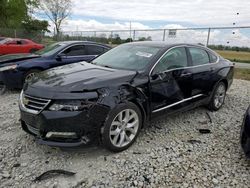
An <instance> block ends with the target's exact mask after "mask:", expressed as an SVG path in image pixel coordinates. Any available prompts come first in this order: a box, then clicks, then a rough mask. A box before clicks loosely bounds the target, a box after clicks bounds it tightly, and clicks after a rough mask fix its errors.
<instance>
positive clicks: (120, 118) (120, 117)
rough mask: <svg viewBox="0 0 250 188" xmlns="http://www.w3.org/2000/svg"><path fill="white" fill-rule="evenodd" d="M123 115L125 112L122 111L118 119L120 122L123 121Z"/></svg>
mask: <svg viewBox="0 0 250 188" xmlns="http://www.w3.org/2000/svg"><path fill="white" fill-rule="evenodd" d="M122 116H123V113H122V112H121V113H120V114H119V115H118V120H119V122H122Z"/></svg>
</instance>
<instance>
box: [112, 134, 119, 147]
mask: <svg viewBox="0 0 250 188" xmlns="http://www.w3.org/2000/svg"><path fill="white" fill-rule="evenodd" d="M119 136H120V134H117V135H115V136H114V138H113V143H114V145H117V140H118V138H119Z"/></svg>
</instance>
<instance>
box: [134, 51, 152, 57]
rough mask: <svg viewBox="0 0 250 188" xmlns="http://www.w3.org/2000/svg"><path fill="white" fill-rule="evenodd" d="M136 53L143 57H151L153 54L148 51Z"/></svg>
mask: <svg viewBox="0 0 250 188" xmlns="http://www.w3.org/2000/svg"><path fill="white" fill-rule="evenodd" d="M136 55H138V56H141V57H147V58H150V57H151V56H152V55H153V54H150V53H147V52H137V53H136Z"/></svg>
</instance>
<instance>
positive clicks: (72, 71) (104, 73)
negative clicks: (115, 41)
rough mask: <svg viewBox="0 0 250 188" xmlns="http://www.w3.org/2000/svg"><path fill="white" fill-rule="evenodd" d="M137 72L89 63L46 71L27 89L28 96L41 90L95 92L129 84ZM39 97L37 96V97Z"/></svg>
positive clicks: (52, 91)
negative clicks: (104, 88)
mask: <svg viewBox="0 0 250 188" xmlns="http://www.w3.org/2000/svg"><path fill="white" fill-rule="evenodd" d="M135 75H136V71H128V70H118V69H111V68H106V67H101V66H97V65H93V64H90V63H87V62H81V63H74V64H70V65H65V66H61V67H57V68H54V69H50V70H48V71H44V72H42V73H40V74H39V76H38V77H36V78H35V79H34V80H33V81H32V82H31V83H29V84H28V86H27V87H26V89H25V90H26V91H25V93H26V94H30V95H32V92H35V90H36V92H35V93H36V94H38V93H39V92H37V91H38V90H41V91H42V93H45V91H47V92H48V93H49V92H51V93H58V92H65V93H73V92H81V91H93V90H96V89H99V88H103V87H110V86H115V85H116V84H121V83H126V82H127V83H128V82H130V81H131V79H133V77H134V76H135ZM36 96H37V95H36Z"/></svg>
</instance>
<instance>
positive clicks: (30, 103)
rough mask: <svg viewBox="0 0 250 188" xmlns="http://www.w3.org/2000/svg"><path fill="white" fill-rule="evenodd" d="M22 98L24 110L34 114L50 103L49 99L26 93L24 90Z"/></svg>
mask: <svg viewBox="0 0 250 188" xmlns="http://www.w3.org/2000/svg"><path fill="white" fill-rule="evenodd" d="M20 100H21V105H22V107H23V108H24V110H26V111H27V112H30V113H33V114H38V113H39V112H41V111H42V110H43V109H44V108H46V106H48V104H49V103H50V100H49V99H43V98H37V97H33V96H29V95H25V94H24V93H23V92H21V96H20Z"/></svg>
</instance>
